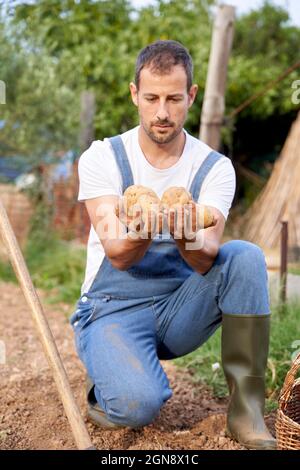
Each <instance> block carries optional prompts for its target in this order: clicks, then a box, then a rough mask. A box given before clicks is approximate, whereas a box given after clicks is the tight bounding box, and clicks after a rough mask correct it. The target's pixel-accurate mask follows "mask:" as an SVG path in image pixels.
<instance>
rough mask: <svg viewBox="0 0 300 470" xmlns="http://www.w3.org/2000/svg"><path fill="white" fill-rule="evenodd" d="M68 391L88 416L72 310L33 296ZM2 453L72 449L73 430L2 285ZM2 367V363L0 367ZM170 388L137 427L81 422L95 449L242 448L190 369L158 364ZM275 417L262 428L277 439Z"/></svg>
mask: <svg viewBox="0 0 300 470" xmlns="http://www.w3.org/2000/svg"><path fill="white" fill-rule="evenodd" d="M38 295H39V297H40V299H41V302H42V304H43V307H44V310H45V313H46V315H47V319H48V321H49V324H50V327H51V330H52V333H53V335H54V337H55V340H56V344H57V347H58V350H59V353H60V355H61V357H62V360H63V363H64V366H65V368H66V371H67V374H68V377H69V380H70V383H71V387H72V390H73V392H74V395H75V398H76V401H77V403H78V405H79V407H80V410H81V412H82V414H83V416H84V417H85V412H86V404H85V396H84V382H85V371H84V367H83V365H82V363H81V362H80V360H79V359H78V357H77V354H76V351H75V345H74V337H73V331H72V328H71V326H70V325H69V323H68V317H69V316H70V314H71V313H72V308H70V306H69V305H65V304H62V303H60V304H56V305H55V306H52V305H51V306H49V304H47V303H46V298H47V293H46V292H42V291H38ZM0 311H1V315H0V341H1V343H0V346H1V345H2V350H3V342H4V344H5V348H6V362H5V364H2V363H1V357H0V382H1V387H0V449H75V448H76V446H75V442H74V439H73V436H72V433H71V429H70V426H69V424H68V421H67V418H66V416H65V413H64V409H63V406H62V404H61V402H60V399H59V396H58V393H57V390H56V386H55V383H54V380H53V378H52V375H51V372H50V370H49V367H48V364H47V361H46V359H45V356H44V353H43V350H42V347H41V345H40V342H39V341H38V339H37V335H36V332H35V328H34V325H33V321H32V319H31V315H30V311H29V308H28V306H27V304H26V302H25V299H24V297H23V294H22V292H21V289H20V287H19V286H17V285H13V284H8V283H0ZM2 362H3V361H2ZM162 366H163V367H164V369H165V371H166V373H167V375H168V377H169V380H170V385H171V387H172V389H173V392H174V393H173V396H172V398H171V399H170V400H169V401H168V402H167V403H166V405H165V406H164V407H163V408H162V410H161V413H160V415H159V417H158V418H157V419H156V420H155V421H154V422H153V423H152V424H151V425H150V426H146V427H144V428H141V429H135V430H133V429H130V428H125V429H120V430H114V431H109V430H104V429H100V428H97V427H96V426H94V425H93V424H92V423H89V422H88V421H87V420H86V424H87V428H88V431H89V433H90V435H91V439H92V442H93V444H94V445H95V447H96V448H97V449H106V450H112V449H120V450H127V449H128V450H134V449H143V450H151V449H153V450H162V449H164V450H173V449H175V450H185V449H193V450H201V449H215V450H218V449H222V450H225V449H229V450H239V449H240V450H242V449H244V447H242V446H240V445H239V444H238V443H237V442H235V441H232V440H231V439H228V438H226V437H225V435H224V429H225V417H226V407H227V399H216V398H214V397H213V396H212V393H211V391H210V390H208V389H207V388H206V387H204V386H202V385H199V384H197V385H196V384H195V383H194V382H193V381H192V377H191V376H190V375H189V374H188V372H187V371H185V370H183V369H179V368H177V367H176V366H175V365H174V364H173V363H172V361H162ZM274 419H275V418H274V414H272V415H270V416H268V417H267V420H266V421H267V424H268V426H269V428H270V430H271V432H272V433H273V434H274Z"/></svg>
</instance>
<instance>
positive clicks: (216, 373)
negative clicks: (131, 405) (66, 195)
mask: <svg viewBox="0 0 300 470" xmlns="http://www.w3.org/2000/svg"><path fill="white" fill-rule="evenodd" d="M299 318H300V304H299V303H290V304H288V305H285V306H284V307H283V306H280V305H277V306H274V307H273V309H272V317H271V335H270V350H269V357H268V365H267V372H266V395H267V400H266V411H267V412H270V411H272V410H274V409H276V408H277V400H278V396H279V392H280V390H281V388H282V385H283V382H284V379H285V376H286V374H287V372H288V370H289V368H290V366H291V362H292V354H293V353H294V349H295V344H296V340H300V321H299ZM220 344H221V329H220V328H219V329H218V330H217V332H216V333H215V334H214V335H213V336H212V337H211V338H209V340H208V341H207V342H206V343H205V344H204V345H203V346H201V347H200V348H199V349H197V350H196V351H194V352H192V353H190V354H188V355H186V356H183V357H181V358H178V359H175V360H174V362H175V364H177V365H178V366H180V367H186V368H187V369H188V370H189V371H190V372H191V373H192V376H193V379H194V381H195V382H201V383H205V384H206V385H208V386H210V387H211V388H212V389H213V392H214V394H215V395H216V396H219V397H221V396H224V395H227V393H228V391H227V386H226V382H225V378H224V374H223V371H222V367H221V349H220ZM297 344H298V343H297ZM213 369H214V370H213Z"/></svg>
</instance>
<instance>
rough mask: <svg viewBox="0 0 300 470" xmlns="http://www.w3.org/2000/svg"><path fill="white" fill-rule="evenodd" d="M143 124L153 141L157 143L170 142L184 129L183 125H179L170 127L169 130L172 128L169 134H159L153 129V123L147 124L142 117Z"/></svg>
mask: <svg viewBox="0 0 300 470" xmlns="http://www.w3.org/2000/svg"><path fill="white" fill-rule="evenodd" d="M157 124H158V123H157ZM159 124H160V125H162V126H163V125H167V124H168V123H163V122H162V123H159ZM141 125H142V126H143V129H144V131H145V132H146V134H147V136H148V137H149V138H150V139H151V140H152V141H153V142H155V143H156V144H168V143H169V142H171V141H172V140H174V139H175V137H177V136H178V135H179V134H180V132H181V131H182V128H183V125H182V126H177V127H170V128H168V131H169V130H171V129H172V132H171V133H169V132H168V133H167V134H159V133H156V132H155V131H154V130H153V129H152V125H150V126H149V127H148V126H146V125H145V123H144V122H143V120H142V119H141Z"/></svg>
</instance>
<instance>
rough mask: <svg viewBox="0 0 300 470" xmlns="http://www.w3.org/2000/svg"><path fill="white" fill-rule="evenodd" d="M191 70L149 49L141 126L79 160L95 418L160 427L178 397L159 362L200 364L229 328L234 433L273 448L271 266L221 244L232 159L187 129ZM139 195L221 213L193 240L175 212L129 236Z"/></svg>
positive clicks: (138, 82) (178, 49)
mask: <svg viewBox="0 0 300 470" xmlns="http://www.w3.org/2000/svg"><path fill="white" fill-rule="evenodd" d="M192 69H193V66H192V59H191V57H190V55H189V53H188V51H187V50H186V49H185V48H184V47H183V46H182V45H181V44H180V43H178V42H176V41H156V42H155V43H153V44H150V45H149V46H147V47H145V48H144V49H143V50H142V51H141V52H140V54H139V56H138V58H137V62H136V74H135V82H134V83H130V92H131V97H132V101H133V103H134V104H135V106H137V109H138V113H139V119H140V124H139V125H138V126H137V127H136V128H134V129H131V130H129V131H127V132H125V133H123V134H122V135H121V136H117V137H114V138H111V139H104V140H103V141H95V142H93V144H92V145H91V146H90V148H89V149H88V150H87V151H85V152H84V153H83V155H82V156H81V158H80V161H79V178H80V189H79V198H78V199H79V200H80V201H85V204H86V208H87V210H88V213H89V216H90V219H91V224H92V226H91V232H90V237H89V242H88V252H87V267H86V275H85V280H84V283H83V285H82V289H81V297H80V299H79V300H78V303H77V309H76V311H75V312H74V314H73V316H72V318H71V324H72V325H73V328H74V331H75V338H76V346H77V351H78V354H79V356H80V358H81V360H82V362H83V363H84V365H85V367H86V369H87V374H88V381H87V400H88V415H89V418H90V419H91V420H93V421H94V422H95V423H97V424H98V425H100V426H104V427H110V428H117V427H124V426H128V427H132V428H137V427H140V426H145V425H147V424H149V423H151V422H152V421H153V420H154V418H155V417H156V416H157V415H158V413H159V411H160V408H161V407H162V405H163V404H164V403H165V402H166V401H167V400H168V399H169V398H170V397H171V395H172V390H171V389H170V387H169V381H168V378H167V376H166V374H165V372H164V370H163V368H162V366H161V364H160V361H159V360H160V359H165V360H166V359H172V358H175V357H180V356H183V355H185V354H188V353H190V352H191V351H193V350H195V349H197V348H198V347H199V346H201V345H202V344H203V343H204V342H205V341H206V340H207V339H208V338H209V337H210V336H211V335H212V334H213V332H214V331H215V330H216V329H217V328H218V327H219V326H220V325H221V324H222V364H223V368H224V372H225V376H226V379H227V382H228V386H229V391H230V395H231V398H230V405H229V409H228V417H227V434H228V435H229V436H231V437H232V438H234V439H236V440H238V441H239V442H240V443H241V444H243V445H244V446H246V447H248V448H253V449H274V448H275V439H274V438H273V437H272V436H271V434H270V433H269V431H268V429H267V427H266V425H265V423H264V417H263V413H264V401H265V384H264V376H265V367H266V361H267V355H268V341H269V320H270V309H269V296H268V288H267V274H266V264H265V258H264V255H263V253H262V251H261V250H260V248H259V247H257V246H256V245H254V244H252V243H249V242H245V241H240V240H234V241H230V242H227V243H225V244H223V245H221V244H220V243H221V238H222V235H223V231H224V226H225V221H226V219H227V216H228V212H229V209H230V206H231V203H232V199H233V196H234V192H235V173H234V169H233V166H232V164H231V161H230V160H229V159H228V158H227V157H225V156H223V155H221V154H219V153H217V152H214V151H212V149H211V148H209V147H208V146H207V145H206V144H204V143H203V142H201V141H199V140H198V139H196V138H194V137H192V136H191V135H189V134H188V133H187V131H186V130H185V129H184V128H183V126H184V123H185V120H186V117H187V113H188V109H189V108H190V107H191V106H192V104H193V102H194V100H195V97H196V93H197V85H193V84H192ZM133 184H136V185H144V186H147V187H149V188H151V189H152V190H154V191H155V192H156V193H157V195H158V196H159V197H161V196H162V193H163V192H164V190H166V189H168V188H169V187H171V186H180V187H184V188H186V189H187V190H188V191H190V192H191V194H192V197H193V201H194V203H193V204H192V205H191V210H190V212H189V217H190V218H192V219H193V217H194V214H195V212H194V210H195V206H196V205H197V204H199V203H201V204H204V205H206V206H208V207H209V208H210V209H211V211H212V212H213V216H214V225H213V226H211V227H209V228H206V229H201V230H199V231H197V232H196V233H191V232H189V233H188V234H187V235H186V232H185V231H184V229H183V225H182V224H181V225H180V224H179V229H178V226H177V227H176V223H175V221H176V220H177V219H176V217H177V218H179V214H177V213H176V212H175V214H174V213H173V214H171V213H167V216H168V217H167V230H164V232H163V233H162V234H160V233H157V230H154V231H153V230H152V228H153V225H152V226H151V227H150V225H149V226H148V227H147V224H145V225H144V226H143V227H141V226H139V228H138V227H137V226H136V230H135V229H134V226H133V225H132V224H131V225H130V229H128V227H127V228H126V227H125V225H123V223H122V222H121V221H120V220H119V219H118V218H117V217H116V215H115V208H116V205H117V204H118V202H119V200H120V197H121V196H122V194H123V192H124V190H125V189H126V188H127V187H128V186H131V185H133ZM140 210H141V208H140ZM139 220H140V221H141V220H144V219H142V218H140V219H139ZM111 227H114V228H115V229H116V230H117V231H116V230H110V229H111ZM149 227H150V228H151V230H150V229H149ZM127 230H128V231H127ZM178 231H179V236H178ZM145 233H146V234H147V235H149V236H145ZM175 234H176V236H175Z"/></svg>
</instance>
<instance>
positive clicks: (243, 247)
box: [221, 240, 266, 276]
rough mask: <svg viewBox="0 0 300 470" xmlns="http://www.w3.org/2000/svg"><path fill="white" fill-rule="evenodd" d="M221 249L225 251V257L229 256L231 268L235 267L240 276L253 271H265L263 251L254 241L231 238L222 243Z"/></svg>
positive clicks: (253, 272)
mask: <svg viewBox="0 0 300 470" xmlns="http://www.w3.org/2000/svg"><path fill="white" fill-rule="evenodd" d="M221 250H222V251H224V252H225V254H226V255H227V258H228V257H229V258H231V260H230V261H231V265H232V266H231V268H233V269H237V270H238V271H239V274H240V275H241V276H243V275H246V276H247V275H249V274H250V275H252V274H255V273H256V274H257V275H258V274H260V273H261V272H263V273H264V272H265V271H266V260H265V255H264V252H263V251H262V249H261V248H260V247H259V246H258V245H255V244H254V243H251V242H247V241H244V240H232V241H230V242H227V243H224V245H223V246H222V247H221ZM228 255H229V256H228ZM257 270H259V272H257Z"/></svg>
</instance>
